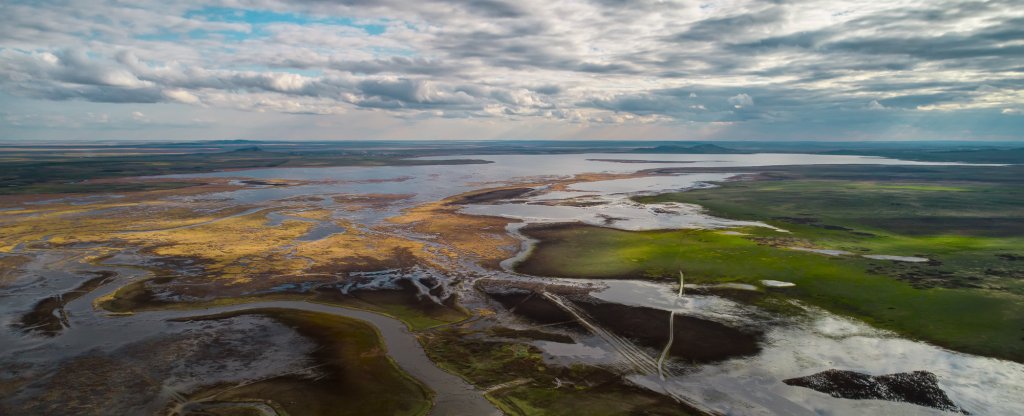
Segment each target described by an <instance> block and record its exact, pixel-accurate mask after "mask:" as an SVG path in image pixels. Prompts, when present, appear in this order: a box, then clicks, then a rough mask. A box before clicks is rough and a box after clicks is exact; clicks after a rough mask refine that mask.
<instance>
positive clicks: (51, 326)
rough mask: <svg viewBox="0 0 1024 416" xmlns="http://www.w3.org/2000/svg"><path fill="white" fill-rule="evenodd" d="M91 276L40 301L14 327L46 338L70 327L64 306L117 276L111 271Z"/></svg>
mask: <svg viewBox="0 0 1024 416" xmlns="http://www.w3.org/2000/svg"><path fill="white" fill-rule="evenodd" d="M93 274H95V275H96V276H95V277H93V278H91V279H89V280H86V281H85V282H84V283H82V284H81V285H79V286H78V287H77V288H74V289H72V290H70V291H67V292H65V293H62V294H60V295H54V296H50V297H47V298H45V299H42V300H40V301H39V302H37V303H36V305H35V307H33V308H32V311H30V312H28V313H26V314H24V315H22V316H21V319H20V320H19V321H18V323H17V324H15V325H17V326H18V327H19V328H22V329H23V330H25V331H31V332H37V333H40V334H43V335H48V336H55V335H57V334H58V333H60V331H61V330H63V329H64V328H65V327H67V326H69V325H70V323H69V322H68V317H67V313H66V312H64V306H65V305H67V304H68V303H69V302H71V301H73V300H75V299H78V298H80V297H82V296H83V295H85V294H86V293H89V292H92V291H93V290H95V289H96V288H98V287H100V286H102V285H103V284H105V283H107V282H109V281H110V279H112V278H113V277H114V276H116V275H117V273H114V272H111V271H102V272H94V273H93Z"/></svg>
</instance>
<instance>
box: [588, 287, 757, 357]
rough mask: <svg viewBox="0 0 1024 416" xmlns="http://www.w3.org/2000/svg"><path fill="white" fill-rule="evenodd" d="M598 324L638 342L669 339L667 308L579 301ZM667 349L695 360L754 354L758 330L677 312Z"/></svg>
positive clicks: (655, 345)
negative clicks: (747, 329)
mask: <svg viewBox="0 0 1024 416" xmlns="http://www.w3.org/2000/svg"><path fill="white" fill-rule="evenodd" d="M578 305H579V306H580V307H581V308H583V309H584V310H586V311H587V313H589V314H590V316H592V317H593V318H594V320H596V321H597V322H598V323H599V324H600V325H601V326H604V327H605V328H608V329H610V330H612V331H613V332H615V333H616V334H618V335H620V336H623V337H626V338H629V339H632V340H634V341H636V342H637V343H639V344H640V345H643V346H646V347H651V348H657V349H661V348H664V347H665V344H666V343H667V342H668V330H669V321H668V318H669V312H668V311H663V310H659V309H652V308H643V307H635V306H626V305H620V304H616V303H605V302H589V301H587V302H578ZM674 329H675V340H674V342H673V343H672V348H671V349H670V350H669V353H670V354H671V355H672V356H673V357H677V358H682V359H685V360H689V361H694V362H713V361H721V360H725V359H729V358H733V357H739V356H747V355H753V354H756V353H757V352H758V351H760V350H761V347H760V346H759V345H758V341H759V340H760V338H761V334H759V333H752V332H748V331H744V330H740V329H736V328H733V327H730V326H727V325H724V324H720V323H718V322H714V321H709V320H706V319H700V318H694V317H691V316H682V315H676V317H675V325H674Z"/></svg>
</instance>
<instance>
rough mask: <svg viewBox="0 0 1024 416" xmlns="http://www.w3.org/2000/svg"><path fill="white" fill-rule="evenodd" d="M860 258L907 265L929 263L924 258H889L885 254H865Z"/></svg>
mask: <svg viewBox="0 0 1024 416" xmlns="http://www.w3.org/2000/svg"><path fill="white" fill-rule="evenodd" d="M862 257H864V258H868V259H872V260H889V261H902V262H907V263H927V262H929V261H930V260H929V259H927V258H925V257H911V256H890V255H886V254H865V255H863V256H862Z"/></svg>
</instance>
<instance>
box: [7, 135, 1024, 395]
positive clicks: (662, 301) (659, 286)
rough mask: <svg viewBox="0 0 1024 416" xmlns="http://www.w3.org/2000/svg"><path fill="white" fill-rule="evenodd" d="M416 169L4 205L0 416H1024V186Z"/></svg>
mask: <svg viewBox="0 0 1024 416" xmlns="http://www.w3.org/2000/svg"><path fill="white" fill-rule="evenodd" d="M432 152H433V153H428V154H423V153H402V154H401V157H399V156H395V155H391V156H387V157H384V156H380V155H378V156H374V157H371V158H367V159H366V160H361V161H360V160H357V158H355V157H350V156H346V157H345V158H341V159H338V160H336V161H333V162H329V161H327V160H326V159H309V160H304V159H302V157H300V156H295V155H292V156H290V157H289V159H288V160H290V161H286V162H282V163H280V164H276V162H275V164H270V165H259V164H260V163H263V162H260V161H261V160H271V159H273V160H277V159H275V158H278V157H279V155H266V154H259V153H262V152H260V151H253V150H251V149H250V150H243V151H242V152H239V153H236V154H234V155H230V154H228V155H223V154H219V155H218V154H212V155H206V156H203V157H201V158H200V157H196V158H195V161H197V162H196V163H199V161H202V164H201V165H190V166H191V167H188V169H183V171H184V172H186V173H185V174H174V175H163V176H144V177H136V176H133V175H137V174H147V175H159V174H163V173H180V172H168V171H166V170H164V169H160V170H157V171H152V170H146V169H147V168H145V166H146V165H145V164H142V163H140V164H137V165H133V166H135V168H133V169H138V170H133V171H125V172H119V173H117V174H116V175H114V176H117V178H114V177H101V178H96V180H97V181H99V182H91V183H90V184H89V186H87V187H81V186H77V185H76V184H73V183H66V182H63V181H62V179H61V178H63V177H62V176H60V175H65V174H67V173H66V172H65V173H61V172H63V171H61V170H60V169H64V168H63V167H62V168H60V169H58V171H57V173H55V175H56V176H54V177H53V178H50V179H47V180H46V181H42V182H31V181H30V182H26V183H23V184H20V185H18V186H19V187H21V188H19V189H18V190H11V191H10V192H5V194H4V195H0V209H2V210H0V231H2V233H0V264H2V265H3V269H2V274H0V278H2V279H0V296H2V297H0V299H3V301H2V302H0V313H2V319H3V323H4V325H3V330H2V331H0V342H3V344H4V345H5V346H9V347H8V348H6V349H5V350H4V351H3V352H2V353H0V364H2V365H3V368H4V370H3V371H2V372H0V393H2V394H0V396H2V398H0V413H5V414H6V413H12V414H14V413H16V414H46V413H52V412H54V411H58V410H60V409H63V410H66V411H71V412H74V413H78V414H109V413H110V412H113V413H126V412H127V413H137V414H178V415H185V414H192V415H199V414H224V415H228V414H278V415H285V414H292V415H295V414H366V415H369V414H374V415H376V414H403V415H418V414H438V415H440V414H444V415H453V414H466V415H480V414H485V415H486V414H500V413H505V414H522V415H560V414H576V413H579V412H581V411H586V412H588V413H592V414H602V415H604V414H607V415H616V414H637V413H643V414H665V415H670V414H672V415H674V414H680V415H683V414H779V413H786V414H813V413H820V412H833V413H837V414H844V413H848V412H853V411H854V409H868V410H870V411H874V412H879V413H883V414H884V413H901V414H942V412H943V410H942V409H938V408H932V407H928V406H924V405H920V404H913V403H906V402H899V401H888V400H869V401H856V400H851V399H844V398H839V397H833V395H830V394H828V393H827V392H819V391H814V390H812V389H808V388H805V387H801V386H791V385H787V384H785V383H784V382H783V381H784V380H787V379H793V378H798V377H804V376H810V375H812V374H817V373H821V372H823V371H826V370H831V369H835V370H840V371H853V372H857V373H858V374H859V373H863V374H869V375H873V376H882V375H886V374H894V373H911V372H914V371H927V372H930V373H932V374H934V375H935V380H936V384H935V385H937V386H938V387H939V388H941V389H942V390H943V391H944V393H945V394H947V395H948V398H949V400H951V401H952V402H953V403H955V405H956V406H959V407H960V408H963V409H965V410H968V411H970V412H971V413H972V414H1010V413H1019V412H1021V411H1024V409H1022V408H1021V405H1020V403H1019V402H1018V401H1016V400H1015V399H1014V398H1016V397H1020V396H1021V395H1024V366H1022V365H1021V362H1022V361H1024V357H1022V356H1021V355H1020V352H1021V351H1024V348H1022V344H1021V342H1022V338H1021V337H1022V335H1024V332H1022V331H1024V322H1022V321H1021V317H1022V316H1024V309H1022V308H1024V306H1022V304H1024V303H1022V301H1021V296H1022V295H1024V293H1022V292H1021V288H1022V287H1024V286H1021V283H1020V282H1021V279H1020V274H1021V269H1020V267H1021V264H1024V263H1022V262H1020V261H1019V259H1022V258H1024V253H1021V252H1020V249H1019V247H1022V246H1024V241H1021V240H1020V238H1019V235H1020V234H1019V233H1017V232H1016V231H1019V230H1016V229H1015V228H1013V227H1016V225H1015V224H1019V221H1018V220H1019V219H1020V218H1024V215H1022V214H1021V212H1020V208H1019V207H1020V206H1022V205H1024V204H1021V202H1022V201H1019V198H1018V195H1020V193H1017V192H1014V191H1015V190H1019V189H1020V188H1019V187H1020V184H1019V183H1018V182H1015V181H1014V179H1013V178H1014V177H1015V176H1014V175H1013V173H1012V171H1015V170H1017V169H1018V168H1017V167H1014V166H963V165H958V164H952V163H933V162H912V161H902V160H895V159H884V158H877V157H859V156H849V155H806V154H803V155H802V154H717V155H711V154H709V155H704V154H700V155H696V154H642V155H641V154H629V153H581V154H532V155H522V154H491V155H487V154H473V155H464V156H463V155H456V154H454V153H452V154H444V152H439V151H434V150H432ZM455 156H459V157H458V158H456V157H455ZM133 157H134V156H133ZM404 157H416V158H414V159H406V158H404ZM226 159H232V160H236V161H237V163H238V164H237V165H230V166H229V165H225V168H229V169H235V168H248V170H231V171H213V172H208V171H211V170H217V169H215V168H216V167H217V166H218V163H219V162H217V161H219V160H226ZM453 159H459V161H458V162H452V160H453ZM140 160H141V159H140ZM154 160H155V159H154ZM161 161H162V159H161ZM467 161H471V162H467ZM453 163H454V164H455V165H453ZM254 164H255V165H254ZM311 165H316V167H313V166H311ZM332 165H335V166H332ZM336 165H346V166H336ZM89 166H91V165H81V167H82V168H83V169H86V168H89ZM252 168H256V169H252ZM1007 171H1011V172H1010V173H1007ZM196 172H199V173H196ZM58 173H59V175H58ZM103 181H127V182H130V183H133V185H132V186H120V185H119V186H112V187H110V188H102V184H103V183H105V182H103ZM111 183H113V182H111ZM119 183H120V182H119ZM151 185H152V186H151ZM40 187H46V189H42V188H40ZM66 190H78V191H80V193H61V192H65V191H66ZM932 218H934V219H932ZM993 221H994V222H995V223H996V224H997V226H992V225H991V224H992V223H993ZM998 224H1001V225H998ZM868 256H872V257H875V258H874V259H872V258H869V257H868ZM897 258H922V259H926V260H927V261H920V262H901V261H893V260H891V259H897ZM681 274H682V275H683V276H685V287H683V290H679V289H680V288H679V285H680V284H681V283H684V282H682V281H681V279H680V276H681ZM249 337H251V338H252V339H253V340H256V341H253V342H251V343H249V344H246V343H245V342H244V341H243V340H245V339H249ZM156 346H160V347H159V348H157V347H156ZM285 346H294V348H287V347H285ZM147 348H149V349H152V350H153V351H157V353H154V354H153V355H152V356H146V355H145V354H141V353H139V351H143V350H145V349H147ZM154 348H155V349H154ZM178 353H181V354H184V355H183V356H185V357H193V358H190V359H184V360H182V361H181V362H178V363H175V364H174V365H171V364H170V363H169V358H168V357H173V356H175V355H174V354H178ZM226 355H230V356H231V357H232V358H231V359H230V360H227V361H224V362H223V363H218V361H219V360H226V359H225V358H224V357H225V356H226ZM126 379H131V380H135V379H140V380H142V379H144V380H146V381H145V383H142V384H138V388H137V389H132V388H121V387H127V386H120V387H118V388H108V389H106V390H105V391H104V393H103V394H92V393H90V392H92V390H90V389H96V388H101V387H102V386H119V384H118V383H122V382H123V380H126ZM869 379H870V378H869ZM83 383H85V384H83ZM122 384H123V383H122ZM87 385H89V386H93V387H88V386H87ZM97 386H98V387H97ZM979 386H987V387H985V388H981V387H979ZM932 387H934V386H932ZM104 412H106V413H104Z"/></svg>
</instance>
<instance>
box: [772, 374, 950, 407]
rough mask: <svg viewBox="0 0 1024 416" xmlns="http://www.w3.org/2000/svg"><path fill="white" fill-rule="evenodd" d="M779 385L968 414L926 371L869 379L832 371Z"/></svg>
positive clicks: (856, 398) (935, 378) (858, 375)
mask: <svg viewBox="0 0 1024 416" xmlns="http://www.w3.org/2000/svg"><path fill="white" fill-rule="evenodd" d="M782 382H783V383H786V384H788V385H790V386H800V387H806V388H809V389H812V390H816V391H820V392H822V393H826V394H829V395H831V396H832V397H839V398H843V399H855V400H888V401H893V402H906V403H913V404H916V405H920V406H927V407H933V408H936V409H940V410H947V411H952V412H961V413H963V414H969V413H968V412H967V411H966V410H964V409H961V408H960V406H957V405H956V403H953V401H952V400H950V399H949V396H946V392H944V391H943V390H942V389H941V388H940V387H939V384H938V377H936V376H935V374H933V373H930V372H928V371H914V372H912V373H895V374H887V375H883V376H872V375H868V374H864V373H858V372H855V371H845V370H835V369H832V370H826V371H822V372H820V373H817V374H812V375H809V376H805V377H797V378H791V379H787V380H782Z"/></svg>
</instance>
